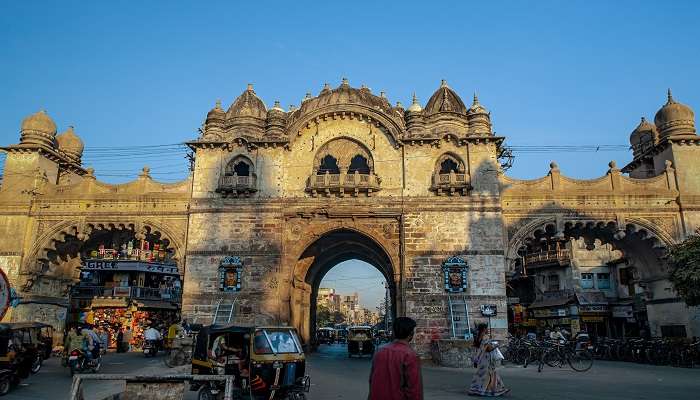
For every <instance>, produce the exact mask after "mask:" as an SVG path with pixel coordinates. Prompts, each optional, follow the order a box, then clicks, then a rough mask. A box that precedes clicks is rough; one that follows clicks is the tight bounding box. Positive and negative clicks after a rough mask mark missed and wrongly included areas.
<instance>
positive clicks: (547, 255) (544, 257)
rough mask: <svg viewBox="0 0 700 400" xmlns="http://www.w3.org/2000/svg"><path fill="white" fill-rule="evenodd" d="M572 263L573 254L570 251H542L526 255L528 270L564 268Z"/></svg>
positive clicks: (525, 261) (525, 260)
mask: <svg viewBox="0 0 700 400" xmlns="http://www.w3.org/2000/svg"><path fill="white" fill-rule="evenodd" d="M570 262H571V252H570V251H569V250H568V249H560V250H550V251H540V252H537V253H530V254H526V255H525V259H524V263H525V267H527V268H538V267H550V266H564V265H568V264H569V263H570Z"/></svg>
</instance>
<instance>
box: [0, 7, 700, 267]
mask: <svg viewBox="0 0 700 400" xmlns="http://www.w3.org/2000/svg"><path fill="white" fill-rule="evenodd" d="M699 11H700V2H697V1H669V2H658V1H656V2H652V1H619V0H618V1H592V0H588V1H537V2H534V1H488V2H486V1H478V2H477V1H455V2H425V1H421V2H410V1H401V2H398V1H397V2H378V1H373V2H362V1H352V2H334V1H329V2H317V3H315V2H306V1H285V2H274V1H265V2H241V3H234V2H231V1H227V2H216V1H207V2H194V1H192V2H178V1H147V2H136V1H133V2H126V1H110V2H107V1H102V2H73V1H60V2H58V1H51V2H40V1H15V2H10V1H5V2H2V3H0V93H2V95H1V96H0V145H7V144H11V143H16V142H17V141H18V139H19V125H20V121H21V120H22V118H23V117H25V116H26V115H28V114H31V113H33V112H35V111H37V110H39V109H41V108H45V109H46V110H47V111H48V112H49V114H50V115H51V116H52V117H53V118H54V119H55V121H56V122H57V124H58V126H59V130H63V129H65V128H66V127H67V126H68V125H74V126H75V130H76V132H77V133H78V134H79V135H81V136H82V137H83V139H84V140H85V142H86V145H87V147H88V148H87V150H86V154H85V156H84V159H85V164H86V165H89V166H93V167H95V169H96V172H97V175H98V177H100V178H101V179H104V180H107V181H111V182H122V181H126V180H130V179H132V178H134V177H135V176H136V174H137V173H138V171H139V170H140V168H141V167H142V166H143V165H146V164H148V165H149V166H150V167H151V170H152V175H153V176H154V177H155V178H157V179H160V180H164V181H173V180H177V179H180V178H182V177H183V176H185V174H186V166H187V163H186V162H185V160H184V158H183V157H184V150H179V151H178V150H176V149H175V148H162V147H153V148H146V149H142V150H139V151H134V150H129V149H119V147H129V146H156V145H161V144H173V143H180V142H183V141H186V140H190V139H194V138H196V136H197V128H198V127H199V126H200V125H201V123H202V121H203V120H204V118H205V116H206V113H207V111H208V110H209V109H211V108H212V106H213V105H214V103H215V101H216V100H217V99H221V100H222V102H223V104H224V106H225V107H228V105H230V104H231V103H232V102H233V101H234V99H235V98H236V97H237V96H238V95H239V94H240V93H241V92H242V91H243V90H244V89H245V87H246V84H247V83H249V82H250V83H254V84H255V90H256V92H257V93H258V95H259V96H260V97H261V98H262V99H263V100H264V101H265V103H266V104H267V105H268V106H271V105H272V104H273V102H274V101H275V100H280V101H281V102H282V104H283V105H285V107H286V106H287V105H289V104H298V103H299V102H300V100H301V98H302V97H303V96H304V94H305V93H306V92H308V91H310V92H312V93H314V94H317V93H318V92H319V90H320V89H321V87H322V86H323V83H324V82H329V83H330V84H331V85H333V86H337V85H338V84H339V83H340V79H341V77H347V78H348V79H349V80H350V83H351V84H352V85H354V86H360V85H361V84H366V85H368V86H369V87H371V88H372V89H373V91H374V92H375V93H378V92H379V91H380V90H384V91H386V93H387V95H388V97H389V99H390V101H391V102H392V103H393V102H395V101H397V100H398V101H401V102H403V103H404V104H408V103H410V99H411V94H412V93H413V92H414V91H415V92H416V93H417V95H418V97H419V99H420V100H421V101H422V103H423V104H425V102H426V101H427V99H428V98H429V97H430V95H431V94H432V92H433V91H434V90H435V89H436V88H437V87H438V86H439V82H440V79H446V80H447V81H448V83H449V85H450V86H451V87H453V88H454V89H455V90H456V91H457V92H458V93H460V94H461V96H462V98H463V99H464V100H465V102H468V101H469V99H470V98H471V95H472V93H473V92H474V91H476V92H478V93H479V97H480V99H481V102H482V104H484V105H485V106H486V107H487V108H489V109H490V110H491V112H492V121H493V123H494V128H495V130H496V133H497V134H499V135H503V136H506V138H507V140H506V143H507V144H509V145H531V146H543V145H601V144H602V145H627V144H628V137H629V133H630V132H631V131H632V130H633V129H634V127H635V126H636V125H637V123H638V122H639V118H640V116H646V117H647V118H650V119H653V116H654V113H655V112H656V111H657V110H658V109H659V107H660V106H661V105H662V104H663V103H664V102H665V93H666V89H667V88H668V87H670V88H672V89H673V91H674V95H675V97H676V99H677V100H678V101H680V102H683V103H685V104H688V105H690V106H691V107H694V108H696V109H699V107H700V79H698V77H697V74H698V71H700V51H698V43H699V42H700V24H698V16H699V15H700V12H699ZM105 147H107V148H110V149H111V150H104V148H105ZM100 148H102V149H100ZM515 156H516V158H515V164H514V167H513V168H512V169H511V170H510V171H509V172H508V173H509V175H511V176H514V177H520V178H533V177H537V176H542V175H544V174H546V172H547V170H548V165H549V162H550V161H551V160H556V161H557V162H558V163H559V166H560V168H561V170H562V173H564V174H566V175H569V176H573V177H580V178H591V177H596V176H600V175H602V174H604V173H605V171H606V170H607V168H608V167H607V163H608V161H610V160H612V159H615V160H617V162H618V164H619V165H624V164H625V163H626V162H627V161H629V159H630V153H629V152H628V151H625V150H621V151H614V152H597V153H591V152H588V153H571V152H568V153H564V152H545V153H543V154H532V153H518V152H516V153H515ZM1 160H2V156H0V161H1ZM358 265H359V264H358ZM356 267H357V268H359V267H358V266H356ZM367 271H371V269H370V270H367ZM357 273H358V274H359V273H360V272H357ZM367 273H370V272H367ZM364 275H366V274H365V273H364V272H363V273H362V276H364Z"/></svg>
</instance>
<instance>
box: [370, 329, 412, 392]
mask: <svg viewBox="0 0 700 400" xmlns="http://www.w3.org/2000/svg"><path fill="white" fill-rule="evenodd" d="M415 328H416V321H414V320H412V319H411V318H408V317H399V318H396V320H395V321H394V337H395V340H394V341H393V342H392V343H390V344H388V345H386V346H383V347H381V348H380V349H379V350H378V351H377V353H376V354H375V355H374V358H373V360H372V371H371V372H370V375H369V399H368V400H423V382H422V378H421V371H420V359H419V358H418V355H417V354H416V352H415V351H413V349H412V348H411V346H410V345H409V343H410V342H411V340H412V339H413V331H414V329H415Z"/></svg>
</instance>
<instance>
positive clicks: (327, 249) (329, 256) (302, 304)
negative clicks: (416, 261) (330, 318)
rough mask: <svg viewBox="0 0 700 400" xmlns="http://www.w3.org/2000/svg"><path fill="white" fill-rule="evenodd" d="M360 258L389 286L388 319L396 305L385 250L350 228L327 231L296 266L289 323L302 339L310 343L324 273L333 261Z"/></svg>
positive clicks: (394, 285) (392, 273)
mask: <svg viewBox="0 0 700 400" xmlns="http://www.w3.org/2000/svg"><path fill="white" fill-rule="evenodd" d="M349 260H360V261H363V262H365V263H367V264H370V265H372V266H374V267H375V268H377V270H378V271H379V272H380V273H381V274H382V276H383V277H384V279H385V280H386V282H387V286H388V289H389V297H390V304H392V307H391V308H392V309H391V319H393V318H394V317H395V316H396V310H397V309H399V304H398V303H397V302H398V301H399V299H398V297H397V293H398V291H397V282H396V278H395V277H396V274H395V269H396V268H395V266H394V265H393V262H392V259H391V257H390V256H389V255H388V253H387V251H386V250H385V249H384V248H383V247H382V245H381V244H379V243H378V242H377V241H375V240H374V239H372V238H371V237H370V236H368V235H366V234H364V233H361V232H359V231H356V230H352V229H346V228H343V229H337V230H333V231H330V232H326V233H325V234H323V235H321V236H320V237H319V238H318V239H316V240H315V241H313V242H312V243H311V244H310V245H308V246H307V247H306V249H304V251H303V252H302V254H301V256H300V257H299V259H298V261H297V265H296V266H295V271H294V275H295V284H296V287H295V289H296V290H295V294H294V299H293V300H294V301H293V304H294V306H293V307H292V309H291V314H292V315H291V316H292V324H293V325H294V326H295V327H296V328H297V329H298V330H299V332H300V334H301V336H302V339H303V341H304V342H305V343H313V339H314V337H313V336H314V335H313V331H314V327H315V326H316V311H317V309H316V298H317V296H318V290H319V287H320V284H321V281H322V280H323V277H324V276H325V275H326V274H327V273H328V271H330V270H331V269H332V268H333V267H335V266H336V265H338V264H340V263H342V262H344V261H349Z"/></svg>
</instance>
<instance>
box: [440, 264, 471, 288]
mask: <svg viewBox="0 0 700 400" xmlns="http://www.w3.org/2000/svg"><path fill="white" fill-rule="evenodd" d="M468 270H469V266H468V265H467V262H466V261H464V260H463V259H462V258H460V257H450V258H448V259H447V261H445V262H444V263H443V264H442V271H443V275H444V278H445V291H447V292H450V293H461V292H464V291H466V290H467V271H468Z"/></svg>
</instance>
